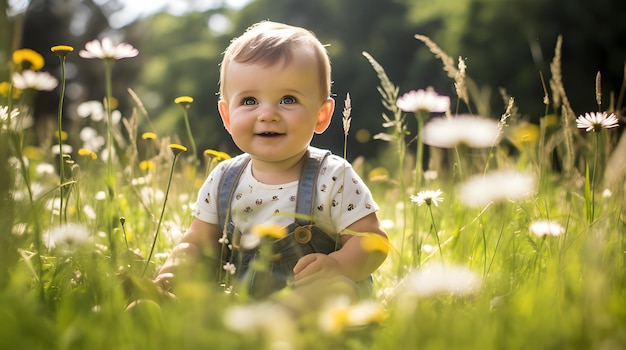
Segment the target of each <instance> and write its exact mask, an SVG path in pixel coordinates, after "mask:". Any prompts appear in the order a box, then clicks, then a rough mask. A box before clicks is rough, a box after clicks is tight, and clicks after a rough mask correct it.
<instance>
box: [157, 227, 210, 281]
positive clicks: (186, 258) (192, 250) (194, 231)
mask: <svg viewBox="0 0 626 350" xmlns="http://www.w3.org/2000/svg"><path fill="white" fill-rule="evenodd" d="M219 234H220V229H219V226H218V225H215V224H209V223H206V222H204V221H202V220H198V219H193V221H192V223H191V226H190V227H189V229H188V230H187V232H186V233H185V235H184V236H183V237H182V239H181V240H180V243H178V245H177V246H176V247H175V248H174V249H173V250H172V253H171V254H170V256H169V258H168V259H167V261H166V262H165V264H163V266H162V267H161V269H160V270H159V273H158V275H157V277H156V278H155V279H154V282H155V283H156V284H157V285H159V286H161V287H162V288H163V289H165V290H169V289H171V288H172V284H173V281H172V280H173V278H174V276H175V274H176V270H177V269H179V268H181V267H183V268H187V269H189V270H188V271H185V274H192V271H193V269H194V268H195V266H197V265H198V264H199V263H200V261H201V259H202V257H203V256H209V257H216V256H217V253H216V251H217V245H218V244H217V241H218V237H219Z"/></svg>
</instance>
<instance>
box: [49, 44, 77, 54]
mask: <svg viewBox="0 0 626 350" xmlns="http://www.w3.org/2000/svg"><path fill="white" fill-rule="evenodd" d="M50 51H52V52H54V53H56V54H57V55H59V56H61V57H63V56H65V55H67V54H68V53H70V52H72V51H74V48H73V47H71V46H68V45H56V46H53V47H51V48H50Z"/></svg>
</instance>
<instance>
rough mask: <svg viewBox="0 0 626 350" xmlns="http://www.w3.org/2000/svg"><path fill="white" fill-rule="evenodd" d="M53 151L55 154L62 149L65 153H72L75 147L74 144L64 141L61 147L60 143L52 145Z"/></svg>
mask: <svg viewBox="0 0 626 350" xmlns="http://www.w3.org/2000/svg"><path fill="white" fill-rule="evenodd" d="M51 151H52V154H54V155H58V154H59V152H60V151H61V152H63V154H70V153H72V152H73V151H74V148H73V147H72V145H68V144H66V143H64V144H62V145H61V149H59V145H54V146H52V149H51Z"/></svg>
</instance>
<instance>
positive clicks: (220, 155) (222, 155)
mask: <svg viewBox="0 0 626 350" xmlns="http://www.w3.org/2000/svg"><path fill="white" fill-rule="evenodd" d="M204 154H205V155H207V156H211V157H213V158H216V159H219V160H226V159H230V155H229V154H228V153H225V152H220V151H216V150H213V149H206V150H204Z"/></svg>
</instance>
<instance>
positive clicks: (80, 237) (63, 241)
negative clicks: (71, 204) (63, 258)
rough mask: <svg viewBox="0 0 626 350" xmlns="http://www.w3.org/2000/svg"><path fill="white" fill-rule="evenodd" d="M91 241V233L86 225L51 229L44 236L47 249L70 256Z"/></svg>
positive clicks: (67, 225)
mask: <svg viewBox="0 0 626 350" xmlns="http://www.w3.org/2000/svg"><path fill="white" fill-rule="evenodd" d="M90 241H91V233H89V230H88V229H87V227H86V226H85V225H82V224H75V223H68V224H63V225H60V226H57V227H54V228H52V229H50V230H49V231H48V232H46V233H45V234H44V236H43V243H44V245H45V246H46V248H48V249H50V250H53V249H54V250H55V251H57V252H59V253H60V254H61V255H70V254H73V253H74V252H76V250H77V249H78V248H80V247H82V246H85V245H87V244H88V243H89V242H90Z"/></svg>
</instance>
